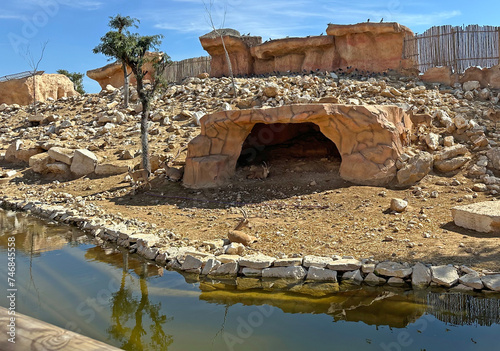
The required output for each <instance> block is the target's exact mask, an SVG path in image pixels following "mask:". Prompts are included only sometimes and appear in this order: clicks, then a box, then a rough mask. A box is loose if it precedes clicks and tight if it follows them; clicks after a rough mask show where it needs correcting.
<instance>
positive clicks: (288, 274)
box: [262, 266, 307, 280]
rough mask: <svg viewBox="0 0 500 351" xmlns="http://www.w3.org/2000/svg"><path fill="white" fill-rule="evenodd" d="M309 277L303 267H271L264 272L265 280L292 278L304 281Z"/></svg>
mask: <svg viewBox="0 0 500 351" xmlns="http://www.w3.org/2000/svg"><path fill="white" fill-rule="evenodd" d="M306 275H307V270H306V269H305V268H304V267H302V266H293V267H271V268H266V269H264V270H263V271H262V277H263V278H290V279H298V280H300V279H304V278H305V277H306Z"/></svg>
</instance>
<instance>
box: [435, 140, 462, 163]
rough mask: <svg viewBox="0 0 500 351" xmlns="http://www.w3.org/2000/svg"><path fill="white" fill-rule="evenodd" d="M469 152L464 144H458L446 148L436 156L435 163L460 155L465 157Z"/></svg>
mask: <svg viewBox="0 0 500 351" xmlns="http://www.w3.org/2000/svg"><path fill="white" fill-rule="evenodd" d="M467 152H468V150H467V147H466V146H465V145H462V144H457V145H453V146H449V147H445V148H444V149H443V150H441V151H439V152H438V153H436V154H435V155H434V160H435V161H441V160H448V159H451V158H454V157H457V156H460V155H465V154H466V153H467Z"/></svg>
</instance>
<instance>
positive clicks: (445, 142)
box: [443, 135, 455, 147]
mask: <svg viewBox="0 0 500 351" xmlns="http://www.w3.org/2000/svg"><path fill="white" fill-rule="evenodd" d="M453 144H455V141H454V140H453V136H452V135H448V136H446V137H444V139H443V145H444V146H445V147H448V146H453Z"/></svg>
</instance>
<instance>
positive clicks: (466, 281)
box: [458, 272, 483, 290]
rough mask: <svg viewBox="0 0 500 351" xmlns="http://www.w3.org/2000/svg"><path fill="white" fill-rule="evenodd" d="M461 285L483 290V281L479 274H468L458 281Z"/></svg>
mask: <svg viewBox="0 0 500 351" xmlns="http://www.w3.org/2000/svg"><path fill="white" fill-rule="evenodd" d="M458 281H459V282H460V283H462V284H463V285H465V286H469V287H471V288H474V289H478V290H481V289H482V288H483V282H482V281H481V277H480V276H479V273H477V272H476V273H468V274H466V275H464V276H462V277H460V278H459V279H458Z"/></svg>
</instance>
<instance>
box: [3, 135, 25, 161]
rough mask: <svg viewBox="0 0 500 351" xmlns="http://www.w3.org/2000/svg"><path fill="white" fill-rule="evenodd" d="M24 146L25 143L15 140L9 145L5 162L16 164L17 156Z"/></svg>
mask: <svg viewBox="0 0 500 351" xmlns="http://www.w3.org/2000/svg"><path fill="white" fill-rule="evenodd" d="M22 146H23V141H22V140H20V139H17V140H14V141H13V142H12V144H10V145H9V147H8V148H7V151H6V152H5V161H7V162H16V161H17V158H16V154H17V152H18V151H19V150H21V147H22Z"/></svg>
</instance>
